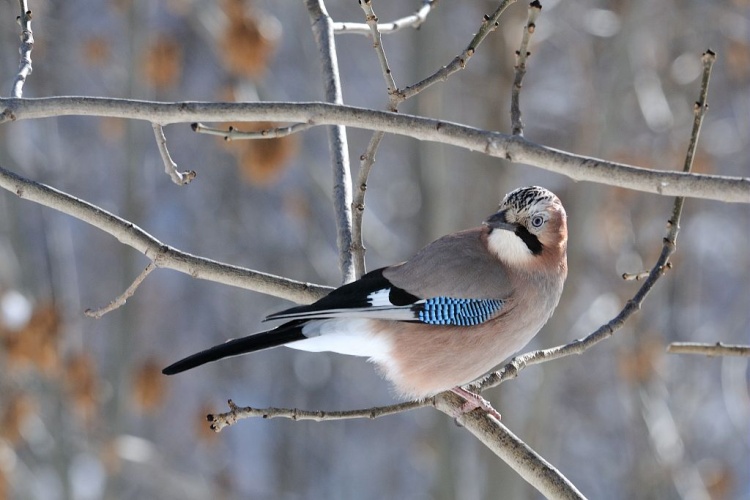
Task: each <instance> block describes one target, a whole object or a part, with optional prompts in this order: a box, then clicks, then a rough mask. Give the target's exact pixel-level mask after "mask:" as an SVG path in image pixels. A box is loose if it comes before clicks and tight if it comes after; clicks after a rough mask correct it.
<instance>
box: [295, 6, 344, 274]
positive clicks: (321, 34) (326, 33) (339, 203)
mask: <svg viewBox="0 0 750 500" xmlns="http://www.w3.org/2000/svg"><path fill="white" fill-rule="evenodd" d="M305 4H306V5H307V10H308V13H309V14H310V20H311V22H312V31H313V35H314V36H315V43H316V44H317V46H318V52H319V55H320V62H321V66H322V70H323V79H324V87H325V96H326V101H328V102H330V103H335V104H343V102H344V98H343V95H342V91H341V79H340V78H339V67H338V57H337V56H336V43H335V41H334V37H333V21H332V20H331V17H330V16H329V15H328V12H327V11H326V7H325V4H324V3H323V0H305ZM328 149H329V150H330V154H331V163H332V173H333V203H334V211H335V213H336V229H337V236H336V245H337V247H338V249H339V269H340V271H341V279H342V282H343V283H349V282H351V281H354V280H355V279H356V271H355V268H354V257H353V255H352V247H353V245H352V243H353V239H352V179H351V169H350V167H349V146H348V144H347V139H346V128H345V127H344V126H342V125H332V126H330V127H329V128H328Z"/></svg>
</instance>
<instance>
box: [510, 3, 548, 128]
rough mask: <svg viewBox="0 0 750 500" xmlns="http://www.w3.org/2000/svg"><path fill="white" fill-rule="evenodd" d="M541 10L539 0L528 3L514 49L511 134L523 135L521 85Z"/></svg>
mask: <svg viewBox="0 0 750 500" xmlns="http://www.w3.org/2000/svg"><path fill="white" fill-rule="evenodd" d="M541 12H542V4H541V3H539V0H534V1H533V2H531V3H530V4H529V14H528V18H527V20H526V26H524V28H523V37H521V46H520V48H519V49H518V50H517V51H516V67H515V70H516V75H515V77H514V79H513V87H512V90H511V96H510V123H511V133H512V134H513V135H523V121H521V103H520V97H521V87H522V86H523V77H524V76H525V75H526V59H528V57H529V56H530V55H531V53H530V52H529V42H530V41H531V36H532V35H533V34H534V31H535V30H536V18H537V17H539V14H540V13H541Z"/></svg>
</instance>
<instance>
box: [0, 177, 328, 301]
mask: <svg viewBox="0 0 750 500" xmlns="http://www.w3.org/2000/svg"><path fill="white" fill-rule="evenodd" d="M0 187H1V188H3V189H6V190H8V191H10V192H12V193H15V194H16V195H18V196H19V197H20V198H23V199H26V200H30V201H33V202H35V203H39V204H40V205H44V206H46V207H50V208H53V209H55V210H57V211H59V212H62V213H64V214H67V215H70V216H72V217H75V218H76V219H79V220H81V221H83V222H86V223H87V224H90V225H92V226H94V227H96V228H98V229H101V230H102V231H104V232H106V233H108V234H111V235H112V236H114V237H115V238H117V239H118V241H120V242H121V243H123V244H125V245H128V246H130V247H132V248H134V249H136V250H138V251H139V252H141V253H142V254H144V255H145V256H146V257H148V258H149V259H150V260H151V261H152V262H153V263H154V265H155V266H156V267H164V268H167V269H174V270H175V271H180V272H182V273H185V274H189V275H190V276H192V277H194V278H198V279H204V280H208V281H215V282H217V283H222V284H225V285H230V286H236V287H239V288H244V289H246V290H253V291H256V292H260V293H265V294H268V295H273V296H275V297H281V298H283V299H288V300H292V301H294V302H297V303H303V304H309V303H311V302H314V301H315V300H317V299H319V298H321V297H323V296H325V295H327V294H328V293H329V292H330V291H331V288H329V287H324V286H319V285H313V284H310V283H301V282H299V281H294V280H290V279H286V278H282V277H279V276H274V275H272V274H266V273H261V272H258V271H253V270H250V269H246V268H243V267H238V266H231V265H228V264H223V263H221V262H217V261H215V260H211V259H206V258H204V257H198V256H196V255H191V254H189V253H186V252H181V251H180V250H177V249H175V248H173V247H170V246H169V245H165V244H164V243H162V242H161V241H159V240H157V239H156V238H154V237H153V236H151V235H150V234H149V233H147V232H146V231H144V230H143V229H141V228H139V227H138V226H136V225H135V224H133V223H132V222H128V221H126V220H125V219H122V218H120V217H118V216H116V215H114V214H112V213H110V212H107V211H106V210H103V209H101V208H99V207H97V206H96V205H92V204H91V203H88V202H86V201H83V200H80V199H78V198H76V197H74V196H71V195H69V194H66V193H63V192H61V191H58V190H57V189H55V188H52V187H50V186H47V185H45V184H41V183H38V182H34V181H31V180H29V179H25V178H23V177H21V176H20V175H18V174H15V173H13V172H10V171H8V170H5V169H4V168H2V167H0Z"/></svg>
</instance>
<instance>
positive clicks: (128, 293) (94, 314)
mask: <svg viewBox="0 0 750 500" xmlns="http://www.w3.org/2000/svg"><path fill="white" fill-rule="evenodd" d="M154 269H156V264H154V263H153V262H149V263H148V265H147V266H146V268H145V269H144V270H143V271H141V274H139V275H138V276H137V277H136V278H135V280H134V281H133V283H132V284H131V285H130V286H129V287H128V288H127V290H125V291H124V292H123V293H122V295H120V296H119V297H117V298H115V300H113V301H112V302H110V303H109V304H107V305H106V306H104V307H102V308H100V309H96V310H93V309H86V310H85V311H84V314H85V315H86V316H88V317H89V318H95V319H100V318H101V317H102V316H104V315H105V314H107V313H108V312H112V311H114V310H115V309H118V308H120V307H122V306H124V305H125V302H127V301H128V299H129V298H130V297H132V296H133V294H134V293H135V291H136V290H137V289H138V287H139V286H140V285H141V283H143V280H145V279H146V276H148V275H149V274H151V271H153V270H154Z"/></svg>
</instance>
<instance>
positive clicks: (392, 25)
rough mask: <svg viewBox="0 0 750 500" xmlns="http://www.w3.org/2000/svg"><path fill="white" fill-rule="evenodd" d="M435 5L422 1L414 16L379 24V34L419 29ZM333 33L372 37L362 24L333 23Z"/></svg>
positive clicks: (434, 3) (431, 2)
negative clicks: (404, 29)
mask: <svg viewBox="0 0 750 500" xmlns="http://www.w3.org/2000/svg"><path fill="white" fill-rule="evenodd" d="M436 4H437V0H423V1H422V7H421V8H420V9H419V10H418V11H417V12H415V13H414V14H412V15H410V16H406V17H402V18H401V19H396V20H395V21H391V22H388V23H382V24H380V25H379V26H380V32H381V33H395V32H396V31H398V30H401V29H403V28H419V27H420V26H422V23H424V22H425V20H426V19H427V16H428V15H429V14H430V12H431V11H432V9H433V7H435V5H436ZM333 31H334V33H336V34H337V35H345V34H347V33H352V34H356V35H365V36H368V35H372V31H371V30H370V27H369V26H368V25H367V24H364V23H333Z"/></svg>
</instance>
